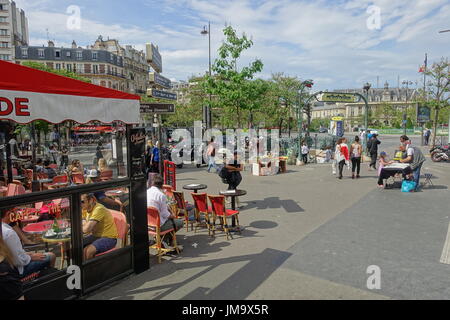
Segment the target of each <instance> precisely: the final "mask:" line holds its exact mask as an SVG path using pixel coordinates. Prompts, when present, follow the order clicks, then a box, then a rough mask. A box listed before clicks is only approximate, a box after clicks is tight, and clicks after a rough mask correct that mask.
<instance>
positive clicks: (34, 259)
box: [1, 210, 56, 278]
mask: <svg viewBox="0 0 450 320" xmlns="http://www.w3.org/2000/svg"><path fill="white" fill-rule="evenodd" d="M9 213H10V212H9V211H8V210H2V211H1V219H2V236H3V240H4V241H5V243H6V245H7V246H8V248H9V250H10V251H11V253H12V255H13V259H14V265H15V266H16V267H17V269H18V270H19V274H20V276H21V277H22V278H23V277H26V276H28V275H30V274H32V273H34V272H38V271H41V270H44V269H46V268H48V267H54V265H55V261H56V256H55V254H54V253H52V252H45V253H31V252H25V250H24V249H23V247H22V244H21V242H20V239H19V236H18V235H17V233H16V232H15V231H14V230H13V228H11V227H10V226H9V223H10V222H11V220H10V214H9Z"/></svg>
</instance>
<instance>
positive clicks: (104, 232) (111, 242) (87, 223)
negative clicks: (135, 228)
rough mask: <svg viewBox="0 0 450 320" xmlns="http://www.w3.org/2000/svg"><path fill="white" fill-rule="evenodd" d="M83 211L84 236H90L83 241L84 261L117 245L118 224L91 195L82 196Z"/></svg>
mask: <svg viewBox="0 0 450 320" xmlns="http://www.w3.org/2000/svg"><path fill="white" fill-rule="evenodd" d="M81 208H82V209H83V234H89V235H88V236H86V237H85V238H84V239H83V247H84V254H83V255H84V260H89V259H92V258H94V257H95V255H96V254H99V253H102V252H105V251H108V250H111V249H112V248H114V247H115V246H116V244H117V238H118V237H119V235H118V233H117V228H116V224H115V223H114V217H113V216H112V214H111V212H110V211H109V210H108V209H106V208H105V207H104V206H103V205H102V204H100V203H97V199H96V198H95V196H94V195H93V194H91V193H89V194H83V195H81Z"/></svg>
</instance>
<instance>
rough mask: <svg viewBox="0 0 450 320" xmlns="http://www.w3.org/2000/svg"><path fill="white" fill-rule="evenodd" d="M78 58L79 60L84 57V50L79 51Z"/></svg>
mask: <svg viewBox="0 0 450 320" xmlns="http://www.w3.org/2000/svg"><path fill="white" fill-rule="evenodd" d="M77 59H78V60H81V59H83V51H77Z"/></svg>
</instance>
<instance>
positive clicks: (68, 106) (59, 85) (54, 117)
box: [0, 61, 140, 124]
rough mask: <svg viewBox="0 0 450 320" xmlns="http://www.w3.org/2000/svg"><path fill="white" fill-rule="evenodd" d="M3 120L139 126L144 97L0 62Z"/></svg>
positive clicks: (0, 103) (1, 118) (0, 97)
mask: <svg viewBox="0 0 450 320" xmlns="http://www.w3.org/2000/svg"><path fill="white" fill-rule="evenodd" d="M0 75H1V77H0V120H12V121H15V122H18V123H23V124H24V123H29V122H31V121H34V120H39V119H40V120H46V121H48V122H51V123H60V122H62V121H65V120H73V121H76V122H78V123H87V122H89V121H94V120H96V121H100V122H103V123H111V122H113V121H116V120H120V121H123V122H125V123H128V124H132V123H139V111H140V109H139V108H140V97H139V96H137V95H132V94H128V93H125V92H121V91H117V90H113V89H108V88H104V87H101V86H97V85H93V84H90V83H86V82H82V81H79V80H75V79H71V78H67V77H63V76H59V75H56V74H53V73H48V72H44V71H40V70H36V69H32V68H28V67H25V66H21V65H17V64H14V63H11V62H5V61H0Z"/></svg>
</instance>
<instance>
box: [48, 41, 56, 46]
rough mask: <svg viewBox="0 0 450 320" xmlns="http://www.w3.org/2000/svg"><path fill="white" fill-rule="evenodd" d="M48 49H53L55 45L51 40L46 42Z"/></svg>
mask: <svg viewBox="0 0 450 320" xmlns="http://www.w3.org/2000/svg"><path fill="white" fill-rule="evenodd" d="M48 47H49V48H54V47H55V43H54V42H53V41H52V40H48Z"/></svg>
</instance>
